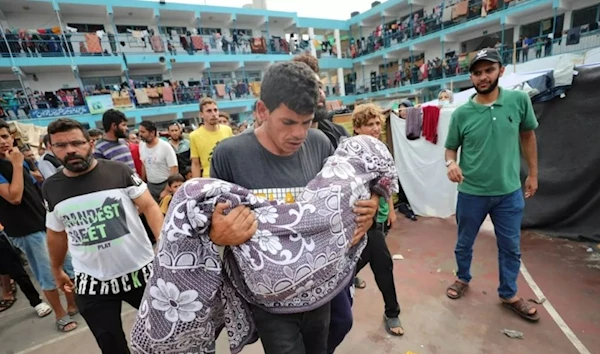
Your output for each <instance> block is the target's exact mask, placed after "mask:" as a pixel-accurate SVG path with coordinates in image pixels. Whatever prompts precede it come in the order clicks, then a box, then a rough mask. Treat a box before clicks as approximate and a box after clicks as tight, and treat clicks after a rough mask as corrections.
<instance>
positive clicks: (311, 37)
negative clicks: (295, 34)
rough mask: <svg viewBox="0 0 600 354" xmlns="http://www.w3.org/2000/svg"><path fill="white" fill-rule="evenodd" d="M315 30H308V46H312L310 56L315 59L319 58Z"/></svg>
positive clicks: (310, 28) (311, 28)
mask: <svg viewBox="0 0 600 354" xmlns="http://www.w3.org/2000/svg"><path fill="white" fill-rule="evenodd" d="M314 40H315V29H314V28H313V27H309V28H308V45H309V46H310V54H311V55H312V56H313V57H315V58H316V57H317V48H315V42H314Z"/></svg>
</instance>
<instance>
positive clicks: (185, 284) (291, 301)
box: [131, 135, 398, 354]
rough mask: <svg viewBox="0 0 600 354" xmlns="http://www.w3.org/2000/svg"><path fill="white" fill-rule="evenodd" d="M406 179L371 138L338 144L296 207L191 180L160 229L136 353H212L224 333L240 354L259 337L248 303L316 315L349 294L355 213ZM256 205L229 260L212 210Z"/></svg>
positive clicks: (355, 251)
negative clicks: (217, 240)
mask: <svg viewBox="0 0 600 354" xmlns="http://www.w3.org/2000/svg"><path fill="white" fill-rule="evenodd" d="M397 181H398V176H397V174H396V168H395V165H394V161H393V158H392V156H391V154H390V153H389V151H388V149H387V146H386V145H384V144H383V143H382V142H380V141H379V140H377V139H375V138H372V137H370V136H364V135H360V136H356V137H352V138H348V139H345V140H344V141H342V142H341V143H340V145H339V146H338V148H337V150H336V151H335V153H334V155H333V156H331V157H330V158H328V159H327V161H326V162H325V165H324V166H323V169H322V170H321V172H320V173H319V174H318V175H317V176H316V177H315V178H314V179H313V180H312V181H311V182H310V183H309V184H308V186H307V187H306V189H305V190H304V191H303V192H302V193H301V195H300V196H299V197H298V198H297V201H296V202H295V203H287V204H286V203H284V202H282V201H266V200H264V199H262V198H259V197H257V196H255V195H253V194H252V193H251V192H250V191H248V190H247V189H245V188H242V187H240V186H237V185H234V184H231V183H227V182H224V181H220V180H216V179H193V180H190V181H188V182H186V183H185V184H184V185H183V186H182V187H180V188H179V190H178V191H177V193H176V194H175V196H174V197H173V201H172V202H171V205H170V207H169V211H168V213H167V216H166V218H165V224H164V226H163V230H162V235H161V236H162V237H161V241H160V243H159V248H158V252H157V255H156V258H155V260H154V273H153V275H152V277H151V278H150V280H149V282H148V285H147V287H146V290H145V293H144V298H143V299H142V303H141V305H140V309H139V311H138V316H137V319H136V322H135V324H134V327H133V329H132V334H131V337H132V347H133V350H134V352H136V353H201V354H204V353H214V352H215V340H216V338H217V336H218V335H219V333H220V331H221V330H222V329H223V328H224V327H225V328H226V329H227V334H228V338H229V345H230V349H231V352H232V353H233V354H236V353H239V352H240V351H241V350H242V348H243V347H244V345H246V344H248V343H252V342H254V341H256V340H257V339H258V337H257V333H256V328H255V326H254V323H253V320H252V315H251V312H250V308H249V304H253V305H255V306H261V307H262V308H264V309H265V310H267V311H269V312H272V313H281V314H286V313H298V312H305V311H310V310H313V309H315V308H318V307H320V306H322V305H324V304H326V303H327V302H328V301H330V300H331V299H332V298H333V297H335V296H336V295H337V294H338V293H339V292H340V291H342V290H343V288H344V286H346V285H347V284H348V283H349V282H350V280H351V278H352V277H353V276H354V269H355V267H356V263H357V261H358V258H359V257H360V254H361V252H362V250H363V249H364V247H365V244H366V237H364V238H363V240H362V241H361V242H359V243H358V244H357V245H355V246H353V247H350V243H351V240H352V236H353V234H354V230H355V228H356V223H355V221H354V220H355V217H356V215H354V213H353V212H352V207H353V206H354V204H355V202H356V201H358V200H360V199H368V198H369V197H370V195H371V192H373V193H376V194H378V195H380V196H382V197H384V198H386V199H388V198H389V197H390V195H391V193H393V192H397V191H398V182H397ZM225 201H227V202H229V203H230V204H231V208H234V207H236V206H237V205H240V204H243V205H247V206H248V207H250V208H251V209H252V210H253V211H254V213H255V214H256V218H257V220H258V224H259V227H258V231H257V232H256V234H255V235H254V236H253V237H252V238H251V239H250V240H249V241H247V242H246V243H244V244H242V245H239V246H236V247H227V248H226V249H225V252H224V254H223V257H221V256H220V254H219V249H218V247H217V246H216V245H215V244H213V243H212V241H211V240H210V238H209V236H208V232H209V228H210V221H211V217H212V213H213V210H214V207H215V205H216V204H217V203H220V202H225Z"/></svg>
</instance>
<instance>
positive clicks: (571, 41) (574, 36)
mask: <svg viewBox="0 0 600 354" xmlns="http://www.w3.org/2000/svg"><path fill="white" fill-rule="evenodd" d="M580 39H581V27H575V28H571V29H570V30H569V32H567V45H575V44H579V40H580Z"/></svg>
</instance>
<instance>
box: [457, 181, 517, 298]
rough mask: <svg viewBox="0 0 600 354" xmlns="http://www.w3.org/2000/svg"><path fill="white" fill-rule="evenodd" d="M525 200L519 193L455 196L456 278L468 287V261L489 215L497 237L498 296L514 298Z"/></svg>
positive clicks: (459, 194) (469, 267)
mask: <svg viewBox="0 0 600 354" xmlns="http://www.w3.org/2000/svg"><path fill="white" fill-rule="evenodd" d="M524 208H525V200H524V199H523V191H522V190H521V189H519V190H517V191H515V192H513V193H509V194H505V195H499V196H493V197H488V196H476V195H470V194H465V193H461V192H459V193H458V202H457V205H456V221H457V223H458V241H457V242H456V248H455V249H454V253H455V255H456V264H457V265H458V272H457V274H456V275H457V277H458V279H459V280H461V281H463V282H465V283H468V282H469V281H471V260H472V259H473V243H475V237H477V234H478V233H479V228H480V227H481V224H482V223H483V221H484V220H485V217H486V216H487V215H488V214H489V215H490V217H491V219H492V223H493V224H494V230H495V233H496V243H497V245H498V268H499V273H500V286H499V287H498V294H499V295H500V297H501V298H502V299H510V298H512V297H514V296H515V295H516V294H517V277H518V276H519V268H520V266H521V220H522V218H523V209H524Z"/></svg>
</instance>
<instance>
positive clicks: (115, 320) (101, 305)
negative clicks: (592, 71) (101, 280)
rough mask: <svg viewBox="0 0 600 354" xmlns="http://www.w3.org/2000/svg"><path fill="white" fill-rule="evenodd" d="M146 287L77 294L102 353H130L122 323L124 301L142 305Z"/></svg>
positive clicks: (80, 309)
mask: <svg viewBox="0 0 600 354" xmlns="http://www.w3.org/2000/svg"><path fill="white" fill-rule="evenodd" d="M142 295H144V287H139V288H134V289H132V290H131V291H128V292H125V293H121V294H118V295H76V296H75V302H76V303H77V307H78V308H79V312H80V313H81V316H83V318H84V319H85V322H86V323H87V325H88V327H89V328H90V330H91V331H92V333H93V334H94V337H95V338H96V342H97V343H98V346H99V347H100V350H101V351H102V354H129V353H130V351H129V347H128V346H127V339H126V338H125V333H123V324H122V323H121V304H122V302H123V301H125V302H126V303H128V304H129V305H131V306H133V307H135V308H136V309H137V308H139V307H140V302H141V301H142Z"/></svg>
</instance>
